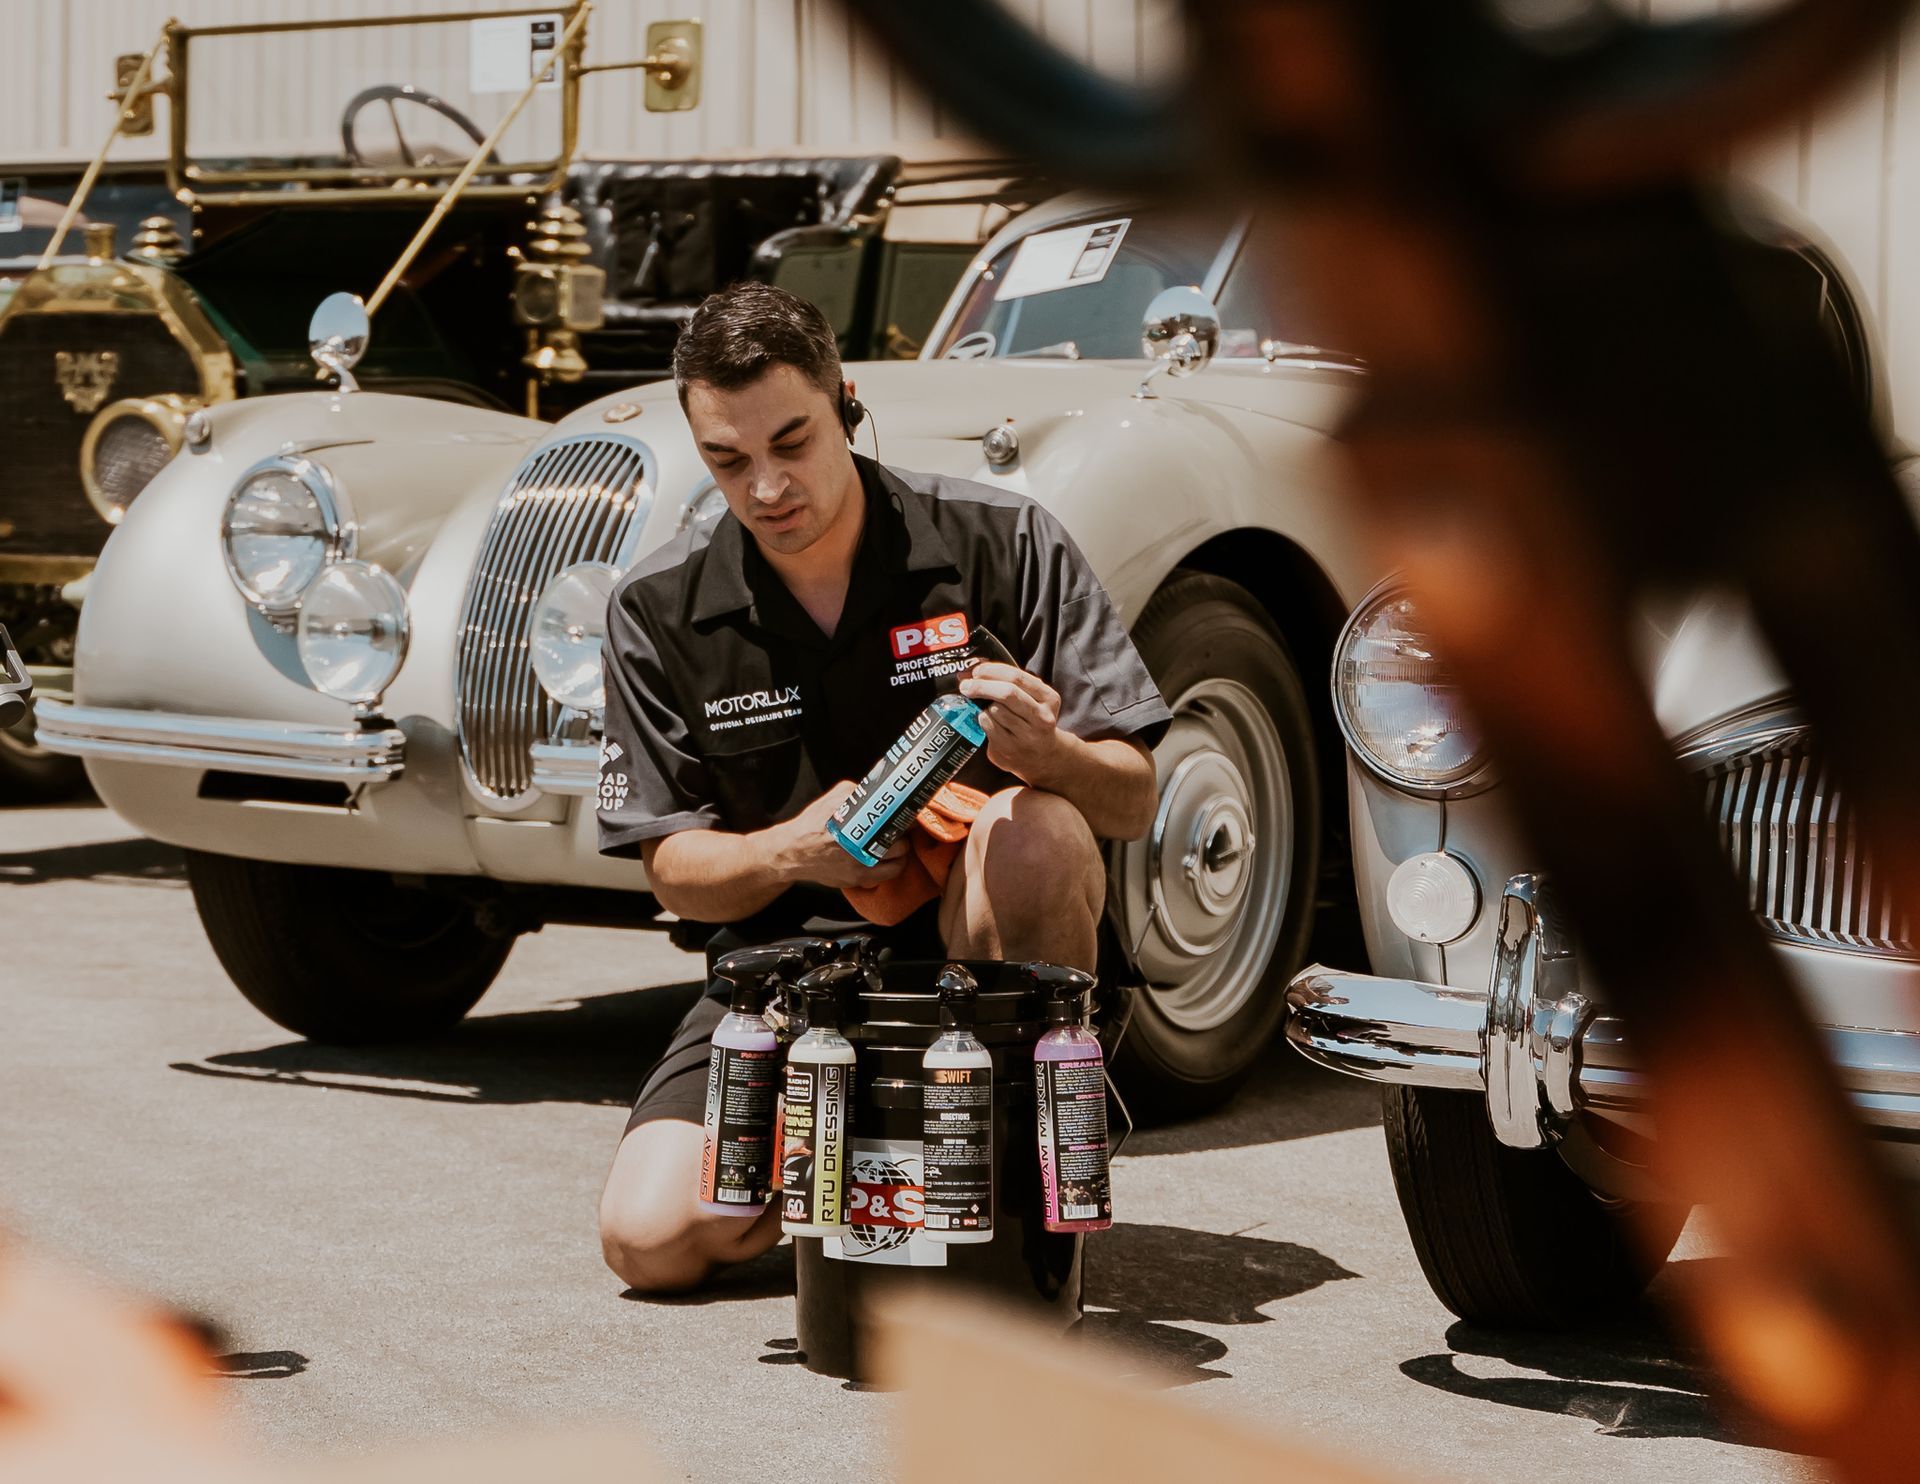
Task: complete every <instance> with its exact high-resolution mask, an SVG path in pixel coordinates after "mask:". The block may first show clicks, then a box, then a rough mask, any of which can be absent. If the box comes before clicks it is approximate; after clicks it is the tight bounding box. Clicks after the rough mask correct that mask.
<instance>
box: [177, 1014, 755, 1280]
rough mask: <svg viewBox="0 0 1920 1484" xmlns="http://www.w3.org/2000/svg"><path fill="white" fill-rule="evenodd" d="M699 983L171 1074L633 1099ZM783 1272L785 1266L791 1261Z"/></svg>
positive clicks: (518, 1098)
mask: <svg viewBox="0 0 1920 1484" xmlns="http://www.w3.org/2000/svg"><path fill="white" fill-rule="evenodd" d="M702 987H703V986H701V985H700V984H699V983H697V982H695V983H687V984H663V985H660V986H658V987H655V988H649V989H629V990H621V991H619V992H618V993H615V994H604V995H595V996H593V997H592V998H591V999H584V1000H569V1001H564V1002H562V1003H559V1004H556V1005H554V1006H552V1007H550V1008H547V1009H541V1010H517V1011H513V1012H510V1013H508V1014H504V1015H475V1016H470V1017H469V1018H468V1019H466V1020H463V1021H461V1022H460V1024H459V1025H457V1026H455V1027H454V1028H453V1029H452V1030H451V1031H449V1032H447V1034H445V1035H444V1036H439V1037H436V1038H435V1039H433V1040H431V1041H414V1042H409V1043H404V1044H397V1045H391V1046H323V1045H321V1044H319V1043H318V1042H314V1041H288V1042H284V1043H283V1044H281V1045H278V1046H268V1047H265V1048H263V1049H261V1050H259V1051H229V1052H223V1053H221V1054H219V1055H217V1056H209V1057H206V1058H204V1059H202V1060H200V1061H182V1062H174V1063H172V1066H173V1069H174V1070H175V1071H177V1072H191V1073H193V1074H194V1075H196V1076H200V1077H233V1078H241V1079H244V1080H247V1081H253V1082H269V1083H279V1084H282V1085H286V1086H293V1087H322V1088H329V1089H333V1090H336V1091H347V1092H369V1093H377V1094H379V1095H381V1096H383V1097H399V1098H424V1099H427V1100H429V1101H433V1102H449V1103H474V1104H481V1103H592V1104H619V1105H624V1104H627V1103H631V1102H632V1101H633V1098H634V1095H635V1094H636V1093H637V1092H638V1091H639V1090H640V1079H641V1078H642V1077H643V1076H645V1075H646V1072H647V1069H648V1068H649V1067H651V1066H652V1065H653V1063H654V1061H655V1060H656V1059H657V1058H658V1057H659V1055H660V1053H661V1052H662V1051H663V1050H665V1049H666V1045H667V1042H668V1040H669V1039H671V1037H672V1035H673V1032H674V1028H675V1027H676V1026H678V1025H679V1024H680V1020H681V1018H682V1017H683V1016H684V1015H685V1014H686V1013H687V1011H688V1009H689V1008H691V1007H692V1005H693V1002H694V1001H695V1000H696V999H698V998H699V996H700V992H701V989H702ZM789 1266H791V1263H789Z"/></svg>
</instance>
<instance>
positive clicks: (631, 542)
mask: <svg viewBox="0 0 1920 1484" xmlns="http://www.w3.org/2000/svg"><path fill="white" fill-rule="evenodd" d="M657 482H658V481H657V466H656V464H655V461H654V457H653V453H652V451H651V450H650V449H649V448H648V447H647V445H646V444H644V443H642V442H641V441H640V440H639V439H637V438H633V437H630V436H627V435H624V434H619V433H607V432H602V431H599V430H597V429H596V430H593V431H590V432H585V433H575V434H572V435H570V436H568V437H565V438H561V439H558V440H556V441H554V442H552V443H548V444H546V445H544V446H543V447H541V448H538V449H536V450H534V451H533V452H532V453H531V454H529V455H528V456H527V457H526V458H525V459H524V460H523V461H522V462H521V464H520V467H519V468H518V469H517V470H515V471H514V474H513V475H512V477H511V478H509V479H508V481H507V483H506V486H505V488H504V489H503V491H502V493H501V496H500V498H499V500H498V501H497V502H496V504H495V506H494V512H493V517H492V520H491V523H490V524H489V527H488V530H487V535H486V538H485V539H484V540H483V541H482V542H481V545H480V551H479V555H478V557H477V558H476V559H475V562H474V565H473V570H472V572H471V573H470V574H469V576H468V578H467V586H466V590H465V593H464V594H463V596H462V599H461V608H460V615H461V616H460V642H459V645H458V650H457V658H456V661H455V665H456V673H455V677H454V694H455V704H456V714H457V719H458V727H457V731H458V736H459V741H460V756H461V764H462V767H463V769H464V771H465V774H466V778H467V782H468V785H469V787H470V788H471V789H472V790H473V791H474V793H475V795H476V796H477V797H479V798H481V799H484V800H487V801H488V802H489V803H491V804H494V805H496V806H499V807H502V808H505V809H508V810H511V809H513V808H515V807H518V806H520V805H522V804H524V803H527V802H530V801H531V799H532V798H533V797H535V796H536V795H537V793H538V791H539V789H540V785H539V784H538V782H537V781H536V779H535V777H534V767H533V763H532V759H531V749H532V747H533V745H534V744H535V743H536V742H537V741H538V740H540V739H543V738H545V737H548V736H550V735H552V732H553V727H554V723H555V721H556V719H557V717H558V714H559V709H558V707H557V706H555V704H554V703H553V702H552V701H551V700H550V699H549V698H548V696H547V694H546V692H545V691H543V690H542V689H541V688H540V684H539V681H538V679H537V678H536V677H535V676H534V673H533V666H532V663H531V662H530V660H529V658H528V652H527V647H528V640H529V637H530V630H531V625H532V619H533V605H534V603H535V601H536V600H537V599H538V597H539V595H540V592H541V590H542V589H544V588H545V587H546V585H547V583H548V582H550V581H551V580H552V579H553V577H554V575H555V574H556V573H558V572H559V571H561V570H562V569H563V568H566V567H570V566H573V565H574V564H575V563H578V562H582V561H603V562H608V563H610V564H611V565H613V566H615V567H618V568H620V569H621V570H623V571H624V570H625V569H626V568H627V567H628V566H631V565H632V562H633V558H634V555H635V550H636V548H637V546H638V544H639V540H640V535H641V532H642V530H643V528H644V527H645V525H646V521H647V516H648V515H649V513H650V512H651V510H652V507H653V500H654V498H655V494H656V489H655V486H656V484H657Z"/></svg>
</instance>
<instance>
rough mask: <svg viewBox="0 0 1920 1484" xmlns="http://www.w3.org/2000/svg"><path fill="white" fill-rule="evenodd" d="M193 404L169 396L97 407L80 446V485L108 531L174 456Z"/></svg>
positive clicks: (177, 450)
mask: <svg viewBox="0 0 1920 1484" xmlns="http://www.w3.org/2000/svg"><path fill="white" fill-rule="evenodd" d="M198 406H199V404H198V403H197V402H193V401H190V400H189V399H188V398H186V397H176V396H174V395H172V394H171V393H169V394H168V395H166V396H163V397H126V398H123V399H121V400H120V401H118V402H113V403H110V404H108V405H107V406H105V407H102V408H101V409H100V411H99V412H98V413H96V414H95V415H94V419H93V421H92V422H90V423H88V424H87V432H86V436H85V437H84V438H82V439H81V440H80V485H81V488H83V489H84V490H86V492H87V499H88V500H89V501H91V502H92V504H93V508H94V509H95V510H97V511H99V512H100V518H101V519H102V520H104V521H105V522H106V523H107V524H108V525H110V526H117V525H119V524H120V518H121V517H122V516H123V515H125V514H126V513H127V507H128V506H129V505H131V504H132V503H133V501H134V497H135V496H136V495H138V494H139V493H140V491H142V490H143V489H145V488H146V487H147V486H148V485H149V484H151V483H152V482H153V476H154V475H156V474H158V473H159V472H160V471H161V470H162V469H164V468H165V467H166V465H167V461H168V460H169V459H171V458H172V457H173V456H174V455H175V454H176V453H178V452H180V445H181V443H182V442H184V441H185V437H186V433H185V429H186V425H187V418H188V416H189V415H191V414H192V413H193V412H194V411H195V410H196V409H197V408H198Z"/></svg>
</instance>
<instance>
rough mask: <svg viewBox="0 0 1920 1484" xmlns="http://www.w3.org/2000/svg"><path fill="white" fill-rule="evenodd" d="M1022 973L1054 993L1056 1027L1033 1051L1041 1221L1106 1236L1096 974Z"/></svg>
mask: <svg viewBox="0 0 1920 1484" xmlns="http://www.w3.org/2000/svg"><path fill="white" fill-rule="evenodd" d="M1022 972H1023V973H1025V974H1026V975H1027V977H1029V978H1030V979H1032V980H1033V982H1034V983H1035V984H1037V985H1039V986H1041V987H1042V988H1044V989H1046V990H1047V991H1048V1000H1047V1020H1048V1023H1049V1024H1051V1025H1052V1026H1053V1029H1052V1030H1050V1031H1048V1032H1047V1033H1046V1034H1045V1035H1044V1036H1042V1037H1041V1038H1040V1040H1039V1041H1038V1042H1037V1043H1036V1044H1035V1046H1034V1048H1033V1090H1034V1101H1035V1103H1036V1104H1037V1105H1038V1108H1039V1115H1040V1116H1039V1124H1040V1183H1041V1194H1042V1198H1043V1202H1044V1210H1043V1219H1044V1221H1045V1223H1046V1228H1047V1230H1048V1231H1050V1232H1097V1231H1105V1230H1106V1229H1107V1228H1108V1227H1110V1226H1112V1225H1113V1186H1112V1182H1111V1180H1110V1178H1109V1175H1108V1171H1107V1077H1106V1061H1105V1058H1104V1057H1103V1056H1102V1055H1101V1051H1100V1042H1099V1040H1098V1038H1096V1037H1095V1035H1094V1034H1093V1032H1092V1031H1090V1030H1088V1029H1087V1027H1086V1025H1085V1024H1084V1023H1083V1021H1082V1011H1081V1006H1082V1005H1083V1004H1084V1003H1085V1000H1086V995H1087V992H1088V991H1089V990H1090V989H1091V988H1092V987H1093V976H1092V975H1091V974H1085V973H1082V972H1081V971H1080V970H1078V969H1068V968H1063V967H1061V966H1060V965H1058V964H1042V963H1032V964H1027V965H1025V966H1024V967H1023V970H1022Z"/></svg>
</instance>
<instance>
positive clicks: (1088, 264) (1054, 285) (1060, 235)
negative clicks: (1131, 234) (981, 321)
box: [993, 216, 1133, 302]
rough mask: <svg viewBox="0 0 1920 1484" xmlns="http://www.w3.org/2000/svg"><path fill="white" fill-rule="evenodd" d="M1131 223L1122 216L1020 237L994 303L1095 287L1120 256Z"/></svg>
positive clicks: (1128, 218) (997, 290)
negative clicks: (1093, 284) (1090, 285)
mask: <svg viewBox="0 0 1920 1484" xmlns="http://www.w3.org/2000/svg"><path fill="white" fill-rule="evenodd" d="M1132 220H1133V219H1132V218H1131V217H1125V216H1121V217H1115V218H1114V219H1113V220H1112V221H1110V222H1093V223H1091V224H1090V225H1082V226H1077V227H1059V228H1056V229H1055V230H1053V231H1051V232H1035V233H1034V234H1033V235H1032V236H1031V237H1023V238H1022V239H1021V240H1020V246H1019V247H1018V248H1017V249H1015V251H1014V254H1013V261H1012V262H1011V263H1009V264H1008V265H1007V274H1006V277H1004V278H1002V279H1001V280H1000V287H999V288H998V289H996V290H995V291H994V295H993V297H994V299H995V301H996V302H997V301H1000V300H1003V299H1025V298H1029V297H1031V296H1032V295H1034V294H1050V293H1052V292H1053V291H1054V290H1055V289H1072V288H1078V287H1079V286H1080V285H1081V284H1085V283H1098V282H1099V281H1100V280H1101V279H1103V278H1105V277H1106V276H1107V269H1109V268H1111V267H1112V266H1113V260H1114V258H1115V257H1117V256H1118V255H1119V252H1120V242H1121V239H1122V238H1124V237H1125V236H1126V235H1127V227H1128V226H1129V225H1130V224H1131V222H1132Z"/></svg>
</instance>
